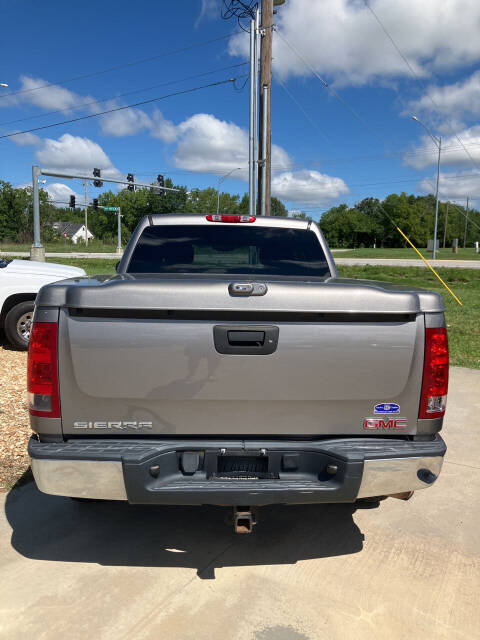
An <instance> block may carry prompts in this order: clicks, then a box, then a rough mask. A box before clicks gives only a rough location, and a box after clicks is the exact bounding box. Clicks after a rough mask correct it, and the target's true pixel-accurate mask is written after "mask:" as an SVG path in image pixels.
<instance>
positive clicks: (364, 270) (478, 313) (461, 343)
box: [338, 265, 480, 369]
mask: <svg viewBox="0 0 480 640" xmlns="http://www.w3.org/2000/svg"><path fill="white" fill-rule="evenodd" d="M338 271H339V274H340V276H341V277H343V278H362V279H366V280H383V281H386V282H393V283H395V284H406V285H412V286H415V287H421V288H422V289H430V290H432V291H438V292H439V293H441V294H442V297H443V301H444V303H445V307H446V320H447V328H448V339H449V343H450V364H452V365H456V366H459V367H469V368H470V369H480V272H479V271H477V270H476V269H451V268H450V269H448V268H443V267H442V268H440V269H438V273H439V275H440V276H441V278H443V280H445V282H446V283H447V284H448V286H449V287H450V288H451V289H452V291H453V292H454V293H455V295H456V296H457V297H458V298H460V300H461V302H462V303H463V307H460V306H459V305H458V304H457V303H456V302H455V300H454V299H453V298H452V297H451V295H450V294H449V293H448V291H446V290H445V289H444V287H443V286H442V285H441V284H440V282H439V281H438V280H437V279H436V278H435V276H434V275H433V273H431V272H430V271H429V270H428V269H424V268H423V267H380V266H378V267H377V266H373V265H365V266H360V265H359V266H354V267H347V266H341V265H338Z"/></svg>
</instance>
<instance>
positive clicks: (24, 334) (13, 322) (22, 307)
mask: <svg viewBox="0 0 480 640" xmlns="http://www.w3.org/2000/svg"><path fill="white" fill-rule="evenodd" d="M34 308H35V301H34V300H27V301H26V302H19V303H18V304H16V305H15V306H14V307H12V308H11V309H10V311H9V312H8V313H7V317H6V318H5V335H6V336H7V340H8V341H9V342H10V344H11V345H12V346H14V347H16V348H17V349H21V350H22V351H26V350H27V349H28V341H29V339H30V329H31V325H32V323H33V310H34Z"/></svg>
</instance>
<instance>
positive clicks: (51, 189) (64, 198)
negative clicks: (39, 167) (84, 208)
mask: <svg viewBox="0 0 480 640" xmlns="http://www.w3.org/2000/svg"><path fill="white" fill-rule="evenodd" d="M42 188H43V189H44V190H45V191H46V192H47V193H48V198H49V200H51V201H53V204H55V206H56V207H65V205H67V206H68V202H69V198H70V196H75V197H76V198H77V202H83V197H82V196H81V195H80V194H78V193H76V192H75V191H74V190H73V189H71V188H70V187H69V186H68V185H66V184H62V183H61V182H54V183H53V184H48V185H46V186H43V187H42Z"/></svg>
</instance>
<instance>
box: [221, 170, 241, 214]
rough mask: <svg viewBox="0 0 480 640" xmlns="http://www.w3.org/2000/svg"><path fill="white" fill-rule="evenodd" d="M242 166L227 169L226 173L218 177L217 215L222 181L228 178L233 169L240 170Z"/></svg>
mask: <svg viewBox="0 0 480 640" xmlns="http://www.w3.org/2000/svg"><path fill="white" fill-rule="evenodd" d="M241 168H242V167H235V169H232V170H231V171H229V172H228V173H226V174H225V175H223V176H220V177H219V178H218V184H217V215H218V212H219V210H220V185H221V184H222V182H223V181H224V180H226V179H227V178H228V176H230V175H231V174H232V173H233V172H234V171H240V169H241Z"/></svg>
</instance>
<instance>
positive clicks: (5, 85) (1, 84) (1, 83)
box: [0, 82, 8, 88]
mask: <svg viewBox="0 0 480 640" xmlns="http://www.w3.org/2000/svg"><path fill="white" fill-rule="evenodd" d="M0 87H5V88H7V87H8V84H7V83H6V82H0Z"/></svg>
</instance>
